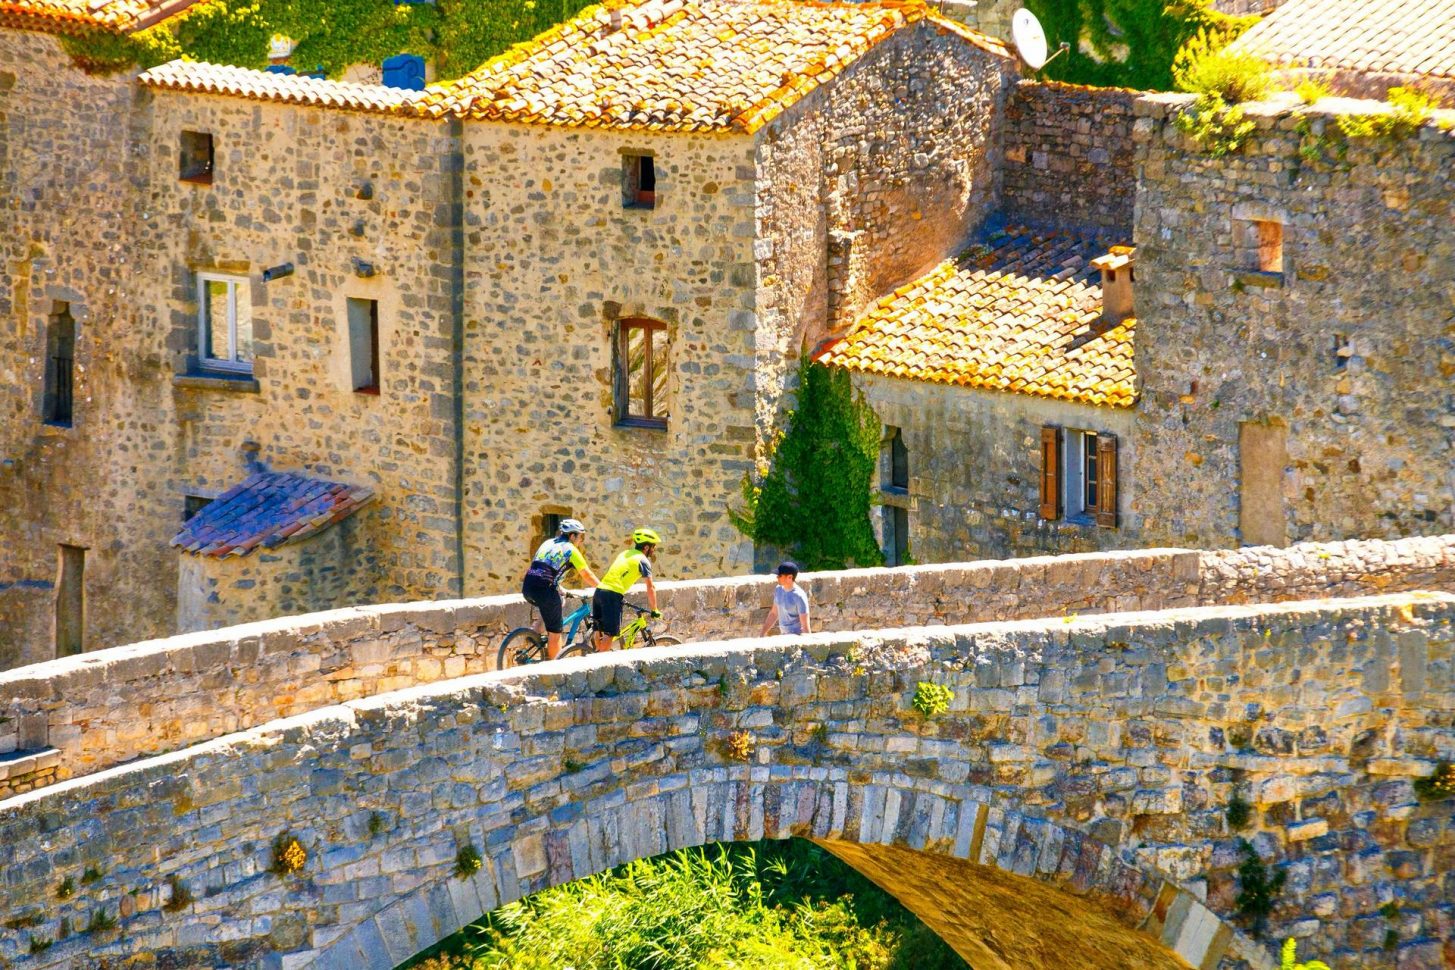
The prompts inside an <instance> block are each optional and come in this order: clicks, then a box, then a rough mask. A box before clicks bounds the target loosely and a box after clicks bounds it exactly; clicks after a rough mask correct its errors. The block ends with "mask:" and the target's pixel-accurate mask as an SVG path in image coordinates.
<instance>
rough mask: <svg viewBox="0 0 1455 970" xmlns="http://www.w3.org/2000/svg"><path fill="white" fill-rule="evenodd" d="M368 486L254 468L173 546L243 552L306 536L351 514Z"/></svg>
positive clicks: (368, 494) (208, 552)
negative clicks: (355, 485)
mask: <svg viewBox="0 0 1455 970" xmlns="http://www.w3.org/2000/svg"><path fill="white" fill-rule="evenodd" d="M373 497H374V493H373V491H372V490H371V489H368V488H361V487H354V486H351V485H342V484H339V483H338V482H326V481H323V480H322V479H318V478H307V477H305V476H303V475H290V474H288V473H286V472H259V473H258V474H256V475H253V476H251V477H249V478H248V479H247V480H246V481H244V482H242V483H241V484H239V485H235V486H233V487H232V488H230V489H228V490H227V491H226V492H225V493H223V494H222V495H220V496H218V497H217V498H216V499H215V500H214V501H213V502H212V503H211V504H209V505H208V506H207V507H206V508H204V509H203V510H202V511H201V512H198V513H197V514H196V515H194V516H192V518H190V519H188V520H187V525H186V527H185V528H183V529H182V531H181V532H179V533H177V535H176V537H175V538H173V539H172V545H174V546H181V547H182V549H183V551H184V552H190V553H195V554H196V555H199V556H215V557H217V558H219V559H221V558H222V557H224V556H246V555H247V554H248V553H249V552H252V551H253V550H254V549H256V548H257V547H258V546H262V547H263V548H265V549H272V548H274V547H275V546H281V545H283V544H284V543H285V542H295V541H297V540H299V539H306V538H308V537H309V536H311V535H314V534H315V533H318V532H321V531H323V530H324V529H326V528H328V527H329V526H331V525H333V524H334V523H335V522H338V521H340V520H341V519H346V518H348V517H349V516H350V515H353V514H354V512H355V511H357V510H358V509H359V507H360V506H362V505H364V504H365V503H367V502H368V501H369V500H370V499H372V498H373Z"/></svg>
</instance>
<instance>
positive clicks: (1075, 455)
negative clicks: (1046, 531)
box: [1040, 425, 1117, 528]
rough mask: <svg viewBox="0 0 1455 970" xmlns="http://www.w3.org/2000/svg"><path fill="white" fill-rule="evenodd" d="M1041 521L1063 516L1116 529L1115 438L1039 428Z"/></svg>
mask: <svg viewBox="0 0 1455 970" xmlns="http://www.w3.org/2000/svg"><path fill="white" fill-rule="evenodd" d="M1040 481H1041V485H1040V513H1041V518H1042V519H1045V520H1047V521H1055V520H1056V519H1060V518H1062V517H1063V516H1064V517H1065V518H1066V519H1067V520H1069V521H1073V522H1086V521H1091V520H1094V521H1095V522H1096V524H1097V525H1099V526H1102V527H1103V528H1115V527H1116V525H1117V439H1116V436H1115V435H1110V434H1097V433H1096V432H1093V431H1081V430H1077V429H1071V428H1068V429H1065V430H1064V431H1063V430H1062V429H1061V428H1057V427H1053V426H1050V425H1048V426H1046V427H1044V428H1042V429H1041V476H1040Z"/></svg>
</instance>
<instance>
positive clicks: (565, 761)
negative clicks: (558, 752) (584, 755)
mask: <svg viewBox="0 0 1455 970" xmlns="http://www.w3.org/2000/svg"><path fill="white" fill-rule="evenodd" d="M585 767H586V762H584V761H577V760H576V759H575V758H562V759H561V770H562V771H564V772H565V773H566V774H568V775H574V774H575V773H576V772H578V771H580V770H582V769H583V768H585Z"/></svg>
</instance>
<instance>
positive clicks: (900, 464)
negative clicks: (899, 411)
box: [888, 428, 909, 491]
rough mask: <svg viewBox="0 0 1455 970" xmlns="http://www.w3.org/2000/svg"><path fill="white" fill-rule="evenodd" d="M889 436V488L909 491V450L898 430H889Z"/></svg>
mask: <svg viewBox="0 0 1455 970" xmlns="http://www.w3.org/2000/svg"><path fill="white" fill-rule="evenodd" d="M889 430H890V432H891V433H890V435H889V485H888V487H889V488H893V489H899V490H900V491H908V490H909V449H908V448H906V447H905V446H904V434H903V433H902V432H901V431H900V430H899V429H898V428H890V429H889Z"/></svg>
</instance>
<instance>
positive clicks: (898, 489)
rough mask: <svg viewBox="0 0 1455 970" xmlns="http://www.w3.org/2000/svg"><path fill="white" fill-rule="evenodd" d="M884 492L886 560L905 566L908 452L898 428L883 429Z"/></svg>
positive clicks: (887, 562)
mask: <svg viewBox="0 0 1455 970" xmlns="http://www.w3.org/2000/svg"><path fill="white" fill-rule="evenodd" d="M879 463H880V479H881V483H882V484H881V486H880V488H881V490H882V491H883V495H882V499H883V503H882V507H883V510H884V512H883V525H884V528H883V532H884V535H883V544H884V561H885V564H886V565H889V566H903V565H906V564H907V563H908V562H909V561H910V560H909V506H908V502H909V449H908V448H906V447H905V445H904V433H903V432H902V431H900V429H899V428H895V427H890V426H886V427H885V428H884V443H883V445H881V447H880V454H879Z"/></svg>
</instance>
